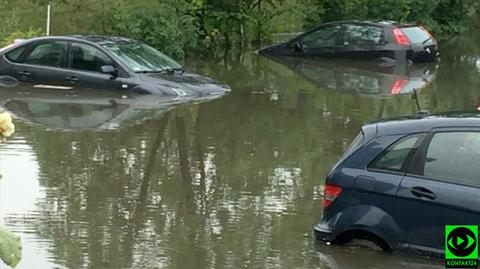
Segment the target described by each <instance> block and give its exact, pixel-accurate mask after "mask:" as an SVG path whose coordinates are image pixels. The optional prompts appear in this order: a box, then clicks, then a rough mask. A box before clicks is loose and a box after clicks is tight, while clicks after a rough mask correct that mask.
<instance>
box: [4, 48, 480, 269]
mask: <svg viewBox="0 0 480 269" xmlns="http://www.w3.org/2000/svg"><path fill="white" fill-rule="evenodd" d="M459 43H460V44H464V43H463V42H459ZM451 51H453V52H454V53H453V54H447V53H445V52H444V51H442V56H443V57H442V61H441V62H439V63H436V64H433V65H419V66H415V67H405V66H404V67H383V68H378V67H375V66H374V67H371V66H369V67H365V66H362V65H360V66H359V65H358V64H356V63H353V64H350V63H348V64H347V63H341V64H338V63H337V64H333V63H331V62H329V61H322V62H320V63H318V62H310V61H290V60H287V61H272V60H270V59H266V58H263V57H260V56H257V55H255V54H246V55H242V56H239V57H234V59H228V60H225V61H224V60H219V61H205V60H195V61H188V62H187V66H188V67H189V68H190V69H193V70H195V71H197V72H199V73H204V74H208V75H210V76H211V77H213V78H215V79H217V80H219V81H221V82H224V83H226V84H228V85H229V86H230V87H231V88H232V92H231V93H230V94H228V95H227V96H224V97H222V98H218V99H214V100H211V101H208V102H201V103H191V104H181V105H176V106H175V107H169V108H168V109H163V110H155V109H152V110H150V111H147V112H145V113H143V114H141V115H138V113H137V114H135V113H133V114H132V113H130V112H129V113H123V111H125V110H128V108H127V107H122V106H119V107H120V111H119V110H118V109H116V110H115V109H113V110H112V109H111V108H110V107H108V106H102V104H88V103H82V104H74V105H72V104H66V103H65V102H64V101H59V100H56V101H55V100H54V101H52V100H49V99H48V98H47V99H46V101H45V98H43V99H42V98H24V97H22V98H13V97H12V99H11V100H10V102H8V103H7V104H4V105H5V106H6V108H7V109H9V110H10V111H12V112H13V113H14V114H15V116H16V119H15V123H16V133H15V134H14V135H13V137H12V138H11V139H9V140H8V141H7V142H6V143H3V144H0V174H1V180H0V226H4V227H6V228H8V229H9V230H11V231H13V232H14V233H16V234H17V235H19V236H21V237H22V242H23V248H24V250H23V258H22V261H21V262H20V264H19V265H18V266H17V268H21V269H31V268H35V269H46V268H443V263H442V261H441V260H431V259H427V258H424V257H415V256H411V255H409V256H407V255H403V254H393V255H392V254H385V253H378V252H375V251H372V250H368V249H364V248H361V247H355V246H350V247H336V246H333V247H332V246H330V247H327V246H325V245H322V244H315V242H314V240H313V235H312V227H313V225H314V224H315V223H316V222H317V221H318V220H319V218H320V216H321V204H322V189H323V183H324V179H325V176H326V174H327V172H328V170H329V168H330V167H331V166H332V165H333V164H334V162H335V161H336V160H337V159H338V158H339V157H340V155H341V154H342V152H343V151H344V150H345V149H346V147H347V146H348V145H349V143H350V141H351V140H352V139H353V137H354V136H355V135H356V133H357V132H358V130H359V128H360V126H361V125H362V124H364V123H365V122H368V121H374V120H377V119H380V118H385V117H396V116H402V115H409V114H412V113H415V112H416V104H415V102H414V101H412V98H411V92H412V90H413V88H417V89H418V88H420V90H419V94H418V95H419V101H420V104H421V105H422V108H424V109H429V110H430V111H431V112H441V111H453V110H456V111H458V110H473V109H476V107H477V106H478V104H480V91H478V89H479V88H480V58H479V57H478V56H480V54H479V55H475V53H476V52H475V50H473V52H471V51H472V50H468V48H459V49H455V50H451ZM460 52H461V55H460ZM470 52H471V53H470ZM12 89H14V88H9V90H12ZM27 97H28V96H27ZM12 100H13V101H12ZM2 101H6V100H2ZM123 108H124V109H123ZM132 115H133V116H132ZM112 119H115V121H112ZM112 122H113V123H112ZM4 267H5V268H6V266H5V265H1V264H0V268H4Z"/></svg>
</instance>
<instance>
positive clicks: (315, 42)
mask: <svg viewBox="0 0 480 269" xmlns="http://www.w3.org/2000/svg"><path fill="white" fill-rule="evenodd" d="M341 33H342V26H341V25H339V24H332V25H326V26H322V27H320V28H317V29H316V30H314V31H312V32H310V33H308V34H306V35H304V36H302V37H301V38H300V39H299V41H298V43H297V44H298V45H297V47H296V51H297V54H298V55H303V56H310V57H334V56H335V52H336V49H337V47H338V45H339V42H340V35H341ZM298 46H299V48H298Z"/></svg>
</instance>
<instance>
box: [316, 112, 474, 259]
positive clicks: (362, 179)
mask: <svg viewBox="0 0 480 269" xmlns="http://www.w3.org/2000/svg"><path fill="white" fill-rule="evenodd" d="M478 138H480V117H478V115H477V114H468V113H455V114H448V115H447V114H445V115H436V116H428V117H411V118H402V119H396V120H390V121H382V122H377V123H373V124H367V125H365V126H363V127H362V132H361V133H360V134H359V137H357V139H356V141H354V144H352V146H351V148H350V149H349V150H347V152H346V154H345V155H344V156H343V157H342V158H341V159H340V160H339V161H338V162H337V164H335V166H334V167H333V168H332V170H331V171H330V173H329V174H328V176H327V179H326V185H325V186H326V187H325V188H326V192H325V195H326V197H325V199H329V201H328V205H327V207H326V208H324V211H323V216H322V219H321V221H320V223H318V224H317V225H316V226H315V227H314V232H315V237H316V239H317V240H323V241H330V242H333V243H335V242H338V243H342V242H345V241H349V240H351V239H353V238H356V237H358V238H367V239H371V240H372V241H374V242H376V243H378V244H379V245H380V246H381V247H382V248H383V249H385V250H414V251H416V252H420V253H422V254H427V255H434V256H437V255H443V254H444V249H445V225H467V224H469V225H479V224H480V152H479V151H478V149H479V148H480V147H479V145H480V143H478V141H479V140H480V139H478ZM477 139H478V140H477ZM447 142H448V143H447ZM402 143H403V144H404V146H405V145H406V144H409V145H408V146H409V147H406V146H405V147H406V148H405V149H403V148H402V146H401V145H402ZM352 147H353V148H352ZM389 155H391V156H402V157H399V158H398V160H396V159H395V157H387V156H389ZM389 158H390V159H389ZM402 158H403V160H401V159H402ZM384 159H386V161H383V160H384ZM400 160H401V161H400ZM382 162H384V163H383V166H384V167H383V168H379V166H382V165H378V163H380V164H382ZM389 162H390V163H389ZM389 165H390V166H389ZM395 165H396V166H395ZM385 167H387V168H385ZM392 167H393V168H392ZM390 168H392V169H390ZM327 189H328V191H327ZM332 190H333V191H332ZM327 192H330V194H328V193H327ZM332 193H333V196H332ZM324 205H325V204H324Z"/></svg>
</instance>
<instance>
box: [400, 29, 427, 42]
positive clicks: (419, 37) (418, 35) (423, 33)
mask: <svg viewBox="0 0 480 269" xmlns="http://www.w3.org/2000/svg"><path fill="white" fill-rule="evenodd" d="M401 29H402V32H404V33H405V35H407V37H408V39H409V40H410V42H411V43H423V42H425V43H427V42H431V41H433V40H432V36H431V35H430V34H429V33H428V32H427V30H425V29H423V28H422V27H418V26H416V27H404V28H401Z"/></svg>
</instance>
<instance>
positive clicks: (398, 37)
mask: <svg viewBox="0 0 480 269" xmlns="http://www.w3.org/2000/svg"><path fill="white" fill-rule="evenodd" d="M393 36H394V37H395V42H397V44H399V45H404V46H410V40H408V37H407V36H406V35H405V34H404V33H403V32H402V30H400V28H394V29H393Z"/></svg>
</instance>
